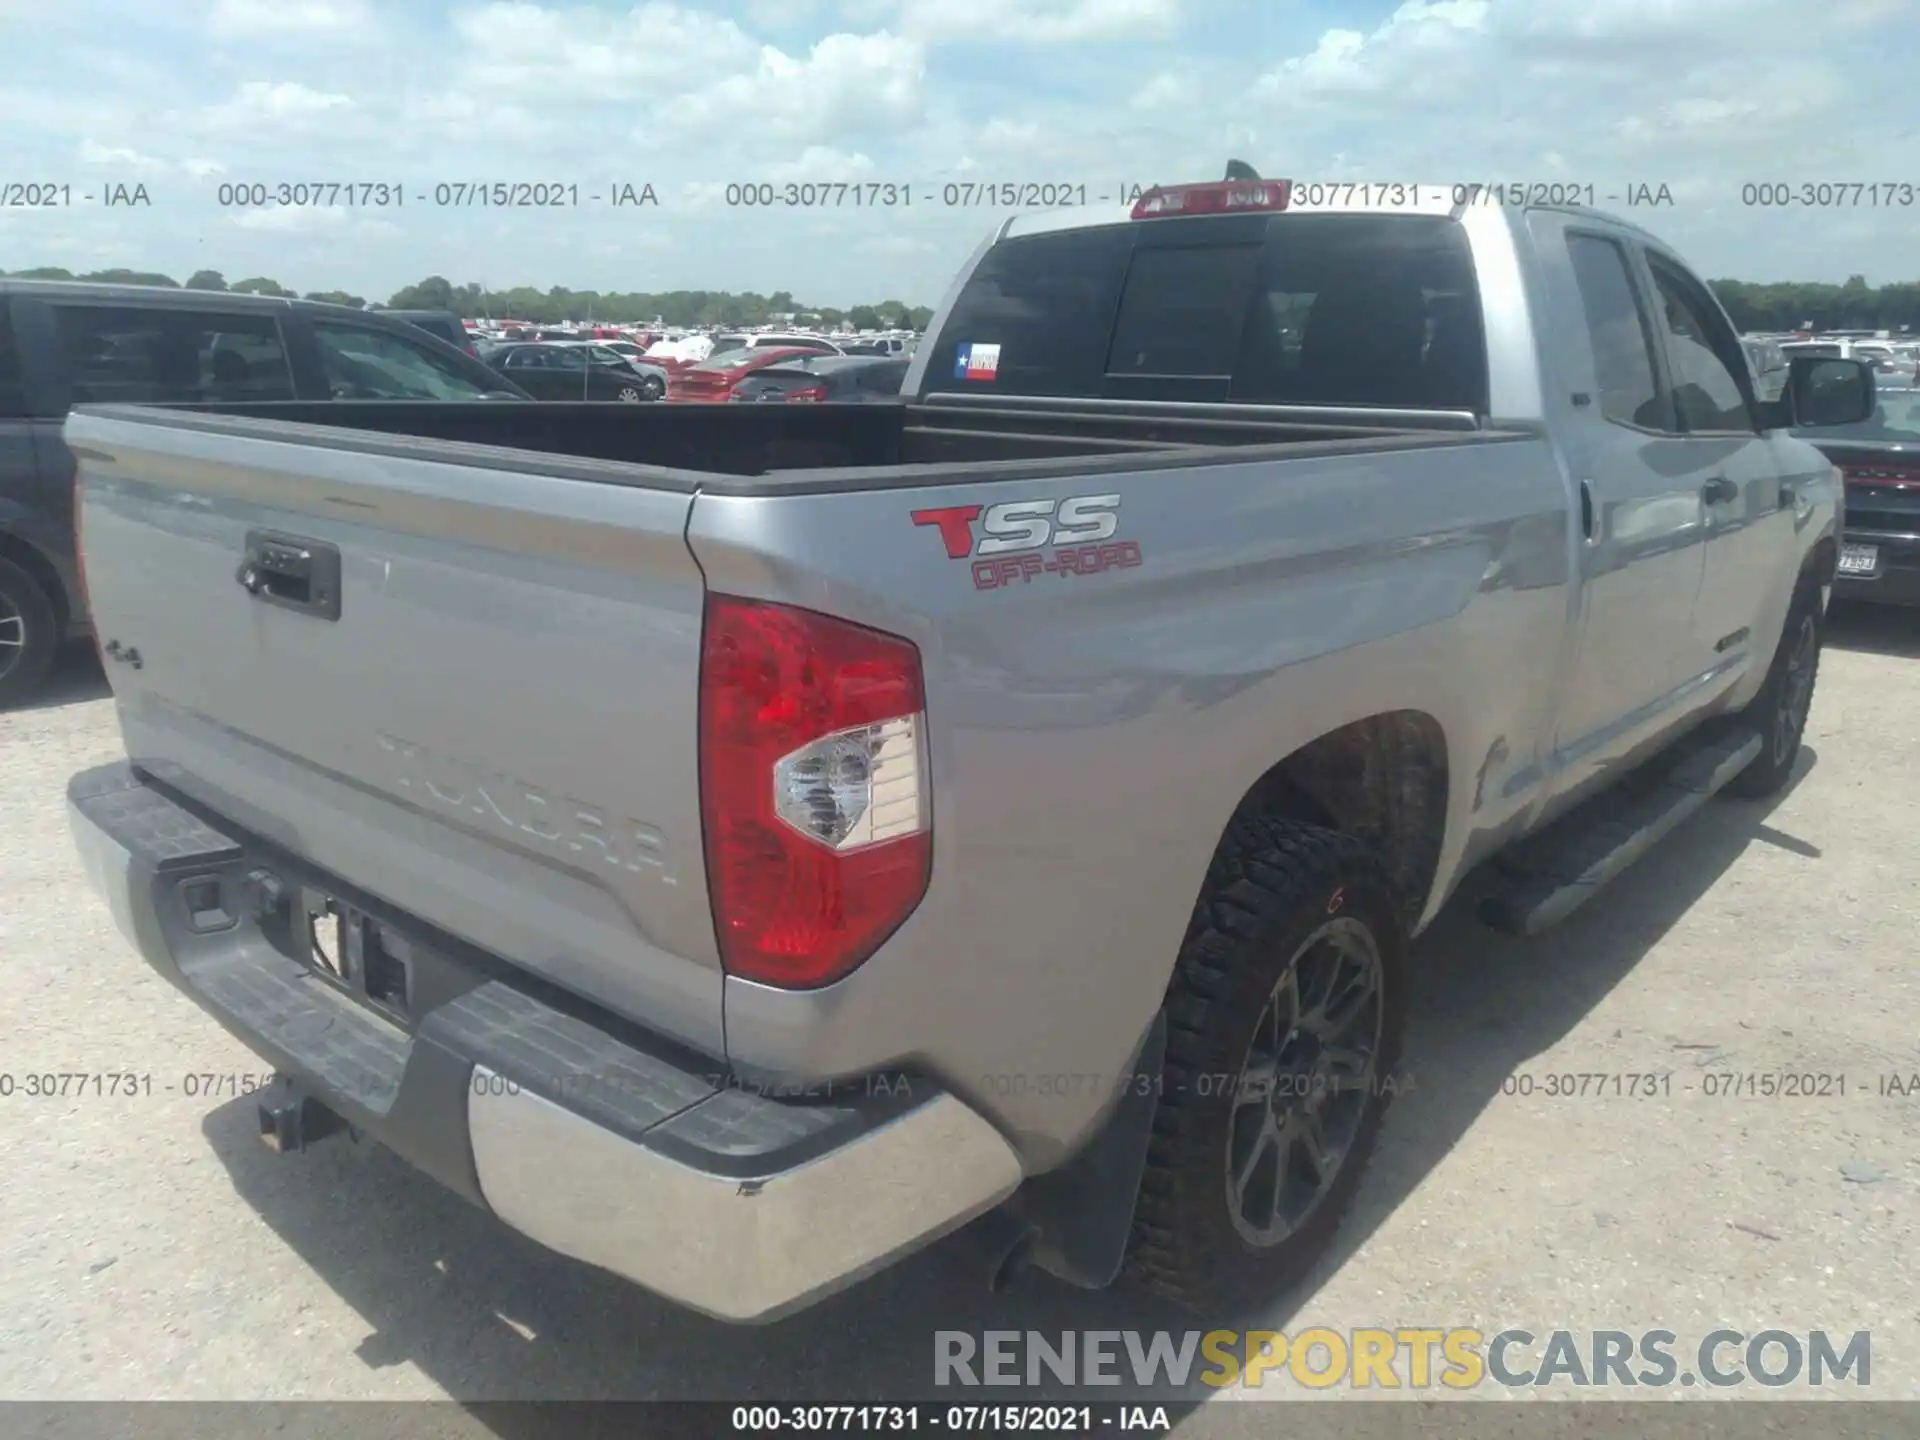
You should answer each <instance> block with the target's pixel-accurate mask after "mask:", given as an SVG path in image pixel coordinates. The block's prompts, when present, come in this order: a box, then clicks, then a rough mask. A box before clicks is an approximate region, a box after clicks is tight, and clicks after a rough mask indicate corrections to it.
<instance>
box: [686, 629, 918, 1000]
mask: <svg viewBox="0 0 1920 1440" xmlns="http://www.w3.org/2000/svg"><path fill="white" fill-rule="evenodd" d="M925 708H926V700H925V691H924V686H923V683H922V680H921V673H920V652H919V650H918V649H916V648H915V647H914V645H913V644H912V643H911V642H909V641H906V640H902V639H900V638H899V637H898V636H894V635H884V634H882V633H880V632H879V631H877V630H869V629H867V628H865V627H864V626H860V625H852V624H849V623H847V622H846V621H844V620H835V619H832V618H830V617H828V616H825V615H819V614H815V613H814V612H813V611H810V610H798V609H794V608H792V607H790V606H786V605H774V604H769V603H766V602H764V601H757V600H740V599H735V598H733V597H731V596H726V595H712V596H709V597H708V599H707V606H706V623H705V630H704V633H703V635H702V639H701V650H700V810H701V818H702V821H703V823H704V825H705V828H706V852H707V889H708V892H709V896H710V899H711V901H712V904H713V917H714V929H715V931H716V932H717V934H718V936H719V941H720V959H721V963H722V964H723V965H724V966H725V967H726V970H727V973H728V974H729V975H737V976H740V977H741V978H742V979H746V980H757V981H759V982H761V983H762V984H767V985H777V986H780V987H782V988H784V989H793V990H800V989H812V988H815V987H818V986H821V985H828V984H831V983H832V982H833V981H835V980H838V979H840V978H841V977H842V976H844V975H846V974H847V973H848V972H849V971H851V970H853V969H854V968H855V967H856V966H858V965H859V964H860V963H861V962H862V961H864V960H865V959H866V958H867V957H868V956H869V955H871V954H873V952H874V951H875V950H876V949H878V948H879V946H880V944H881V942H882V941H884V940H885V939H886V938H887V936H889V935H890V934H892V933H893V931H894V930H895V929H896V928H897V927H898V926H899V924H900V922H901V921H903V920H905V919H906V918H907V916H908V915H910V914H911V913H912V912H913V909H914V907H915V906H916V905H918V904H919V903H920V897H921V896H922V895H924V894H925V893H926V889H927V876H928V872H929V869H930V866H931V863H932V858H933V835H932V819H931V815H930V813H929V809H928V789H927V760H926V715H925Z"/></svg>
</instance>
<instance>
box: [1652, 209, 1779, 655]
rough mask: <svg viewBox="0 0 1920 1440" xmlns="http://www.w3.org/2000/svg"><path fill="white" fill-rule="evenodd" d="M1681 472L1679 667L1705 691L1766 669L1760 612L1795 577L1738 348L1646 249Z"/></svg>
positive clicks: (1689, 286)
mask: <svg viewBox="0 0 1920 1440" xmlns="http://www.w3.org/2000/svg"><path fill="white" fill-rule="evenodd" d="M1646 262H1647V267H1648V273H1649V276H1650V278H1651V279H1652V282H1653V287H1654V293H1655V295H1656V296H1657V298H1658V303H1657V304H1656V306H1655V307H1654V308H1655V316H1656V322H1657V325H1658V328H1659V332H1660V337H1661V342H1662V344H1663V345H1664V347H1665V349H1666V355H1667V375H1668V383H1669V385H1670V387H1671V396H1672V399H1671V408H1672V410H1673V413H1674V416H1675V417H1676V420H1677V422H1678V429H1679V433H1680V434H1681V436H1682V437H1683V439H1682V441H1681V448H1682V450H1683V451H1684V454H1685V459H1686V474H1687V476H1688V478H1689V479H1690V480H1692V481H1693V482H1694V483H1696V484H1697V485H1698V486H1699V489H1700V497H1701V514H1702V518H1703V521H1704V530H1703V535H1704V538H1705V542H1706V543H1705V547H1704V555H1703V557H1702V558H1703V565H1702V573H1701V578H1700V590H1699V596H1698V598H1697V599H1696V601H1695V603H1694V607H1693V618H1692V625H1691V634H1692V645H1691V649H1690V652H1689V659H1688V664H1687V666H1686V667H1685V668H1686V669H1687V670H1688V671H1690V672H1692V673H1693V674H1695V675H1699V676H1702V677H1704V679H1705V681H1706V683H1708V684H1709V685H1710V686H1713V687H1716V688H1717V687H1718V686H1720V685H1721V684H1722V683H1723V682H1724V683H1725V684H1729V685H1730V684H1733V683H1735V682H1736V681H1737V680H1738V678H1739V676H1740V674H1741V673H1742V672H1744V671H1745V670H1746V669H1747V667H1748V666H1750V665H1752V664H1756V663H1757V664H1761V665H1764V664H1766V663H1767V662H1768V661H1769V660H1770V659H1771V658H1772V654H1773V642H1774V637H1773V636H1771V635H1766V634H1762V633H1761V631H1762V630H1763V629H1764V628H1766V627H1765V626H1763V624H1762V617H1763V612H1767V611H1768V610H1769V602H1770V601H1772V600H1773V599H1775V598H1776V597H1784V595H1785V594H1786V590H1787V588H1788V587H1789V586H1790V584H1791V581H1792V577H1793V574H1794V572H1795V569H1796V566H1795V548H1796V540H1795V534H1794V520H1793V509H1792V506H1791V503H1790V502H1789V503H1785V504H1783V503H1782V501H1783V486H1782V483H1781V482H1782V479H1783V472H1782V468H1781V467H1782V459H1781V457H1780V456H1779V455H1778V454H1777V453H1776V445H1775V443H1774V442H1773V441H1771V440H1769V439H1768V437H1767V436H1766V435H1764V434H1763V433H1761V430H1760V425H1759V419H1758V416H1757V413H1756V410H1755V401H1754V394H1753V386H1752V381H1751V379H1750V377H1749V375H1748V372H1747V367H1746V366H1745V364H1743V363H1742V361H1741V358H1740V342H1739V340H1738V338H1737V337H1736V336H1735V334H1734V330H1733V326H1732V325H1731V324H1729V323H1728V321H1727V318H1726V316H1725V315H1724V314H1723V313H1722V312H1721V309H1720V306H1719V305H1718V303H1717V302H1716V301H1715V300H1714V298H1713V296H1712V294H1711V293H1710V292H1709V291H1708V290H1707V287H1706V286H1705V285H1703V284H1701V283H1700V281H1699V280H1698V279H1696V278H1695V277H1694V276H1693V274H1692V273H1691V272H1690V271H1688V270H1687V269H1686V268H1685V267H1684V266H1683V265H1682V264H1681V263H1680V262H1679V260H1677V259H1675V258H1674V257H1673V256H1671V255H1667V254H1664V253H1662V252H1661V251H1659V250H1657V249H1654V248H1652V247H1647V249H1646Z"/></svg>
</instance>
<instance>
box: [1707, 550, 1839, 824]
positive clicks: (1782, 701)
mask: <svg viewBox="0 0 1920 1440" xmlns="http://www.w3.org/2000/svg"><path fill="white" fill-rule="evenodd" d="M1825 629H1826V617H1825V616H1824V615H1823V614H1822V613H1821V610H1820V589H1819V587H1818V586H1817V585H1816V584H1814V582H1813V581H1812V580H1811V579H1802V580H1801V582H1800V584H1799V586H1798V587H1797V588H1796V589H1795V590H1794V593H1793V601H1792V603H1791V604H1790V605H1788V606H1787V620H1786V623H1785V624H1784V625H1783V626H1781V627H1780V644H1779V645H1778V646H1777V647H1776V648H1775V650H1774V652H1773V663H1772V665H1771V666H1769V667H1768V670H1767V678H1766V680H1765V682H1764V683H1763V684H1762V685H1761V686H1760V693H1759V694H1757V695H1755V696H1754V697H1753V699H1752V700H1750V701H1749V702H1748V703H1747V707H1746V709H1744V710H1742V711H1741V712H1740V718H1741V720H1742V721H1743V722H1744V723H1746V724H1748V725H1751V726H1752V727H1753V729H1754V730H1756V731H1757V732H1758V733H1759V735H1760V753H1759V755H1757V756H1755V757H1754V760H1753V763H1752V764H1750V765H1748V766H1747V768H1746V769H1744V770H1742V771H1741V772H1740V773H1739V774H1738V775H1736V776H1734V778H1733V779H1732V780H1730V781H1728V782H1727V785H1726V789H1725V793H1726V794H1728V795H1733V796H1737V797H1739V798H1741V799H1744V800H1762V799H1765V798H1766V797H1768V796H1770V795H1777V794H1779V793H1780V791H1781V789H1782V788H1783V787H1784V786H1785V785H1786V783H1787V781H1788V779H1789V778H1790V777H1791V776H1792V774H1793V767H1794V765H1795V764H1796V763H1798V761H1799V759H1800V745H1801V742H1802V740H1804V739H1805V737H1806V729H1807V716H1808V714H1809V713H1810V712H1811V711H1812V709H1813V692H1814V684H1815V682H1816V681H1817V680H1818V679H1819V675H1820V645H1821V641H1822V639H1823V637H1824V633H1825ZM1809 630H1810V631H1811V638H1810V640H1809ZM1809 644H1810V646H1811V652H1810V653H1809V654H1807V655H1805V656H1804V657H1803V659H1802V663H1803V664H1804V680H1805V687H1806V689H1805V696H1804V698H1803V699H1802V700H1801V701H1800V703H1799V705H1798V707H1797V712H1796V709H1795V707H1794V706H1793V705H1791V704H1789V703H1787V701H1788V699H1789V689H1790V687H1792V686H1794V685H1795V682H1796V676H1795V655H1796V650H1797V648H1798V647H1802V646H1807V645H1809Z"/></svg>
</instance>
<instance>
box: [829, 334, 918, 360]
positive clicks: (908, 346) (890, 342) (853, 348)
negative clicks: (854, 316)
mask: <svg viewBox="0 0 1920 1440" xmlns="http://www.w3.org/2000/svg"><path fill="white" fill-rule="evenodd" d="M840 351H841V353H842V354H844V355H911V354H912V353H913V342H912V341H911V340H908V339H905V338H903V337H902V336H899V335H878V336H871V335H869V336H863V337H861V338H860V339H856V340H849V341H846V342H845V343H843V344H842V345H841V346H840Z"/></svg>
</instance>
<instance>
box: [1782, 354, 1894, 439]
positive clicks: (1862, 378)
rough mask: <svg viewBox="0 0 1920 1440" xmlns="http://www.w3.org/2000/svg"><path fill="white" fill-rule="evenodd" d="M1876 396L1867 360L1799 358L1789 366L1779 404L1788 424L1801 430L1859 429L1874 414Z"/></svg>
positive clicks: (1814, 356) (1820, 357) (1805, 356)
mask: <svg viewBox="0 0 1920 1440" xmlns="http://www.w3.org/2000/svg"><path fill="white" fill-rule="evenodd" d="M1875 394H1876V382H1875V380H1874V375H1873V366H1871V365H1870V364H1868V363H1867V362H1866V361H1864V360H1833V359H1829V358H1827V357H1825V356H1818V355H1796V356H1795V357H1794V358H1793V359H1792V360H1790V361H1788V362H1787V383H1786V386H1785V388H1784V393H1783V394H1782V395H1781V398H1780V401H1779V403H1780V404H1781V405H1782V406H1784V408H1785V409H1786V411H1787V423H1788V424H1789V425H1793V426H1796V427H1799V428H1803V429H1813V428H1817V427H1820V426H1825V425H1857V424H1859V423H1860V422H1861V421H1862V420H1865V419H1866V418H1867V417H1868V416H1870V415H1872V414H1873V407H1874V404H1875Z"/></svg>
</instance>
